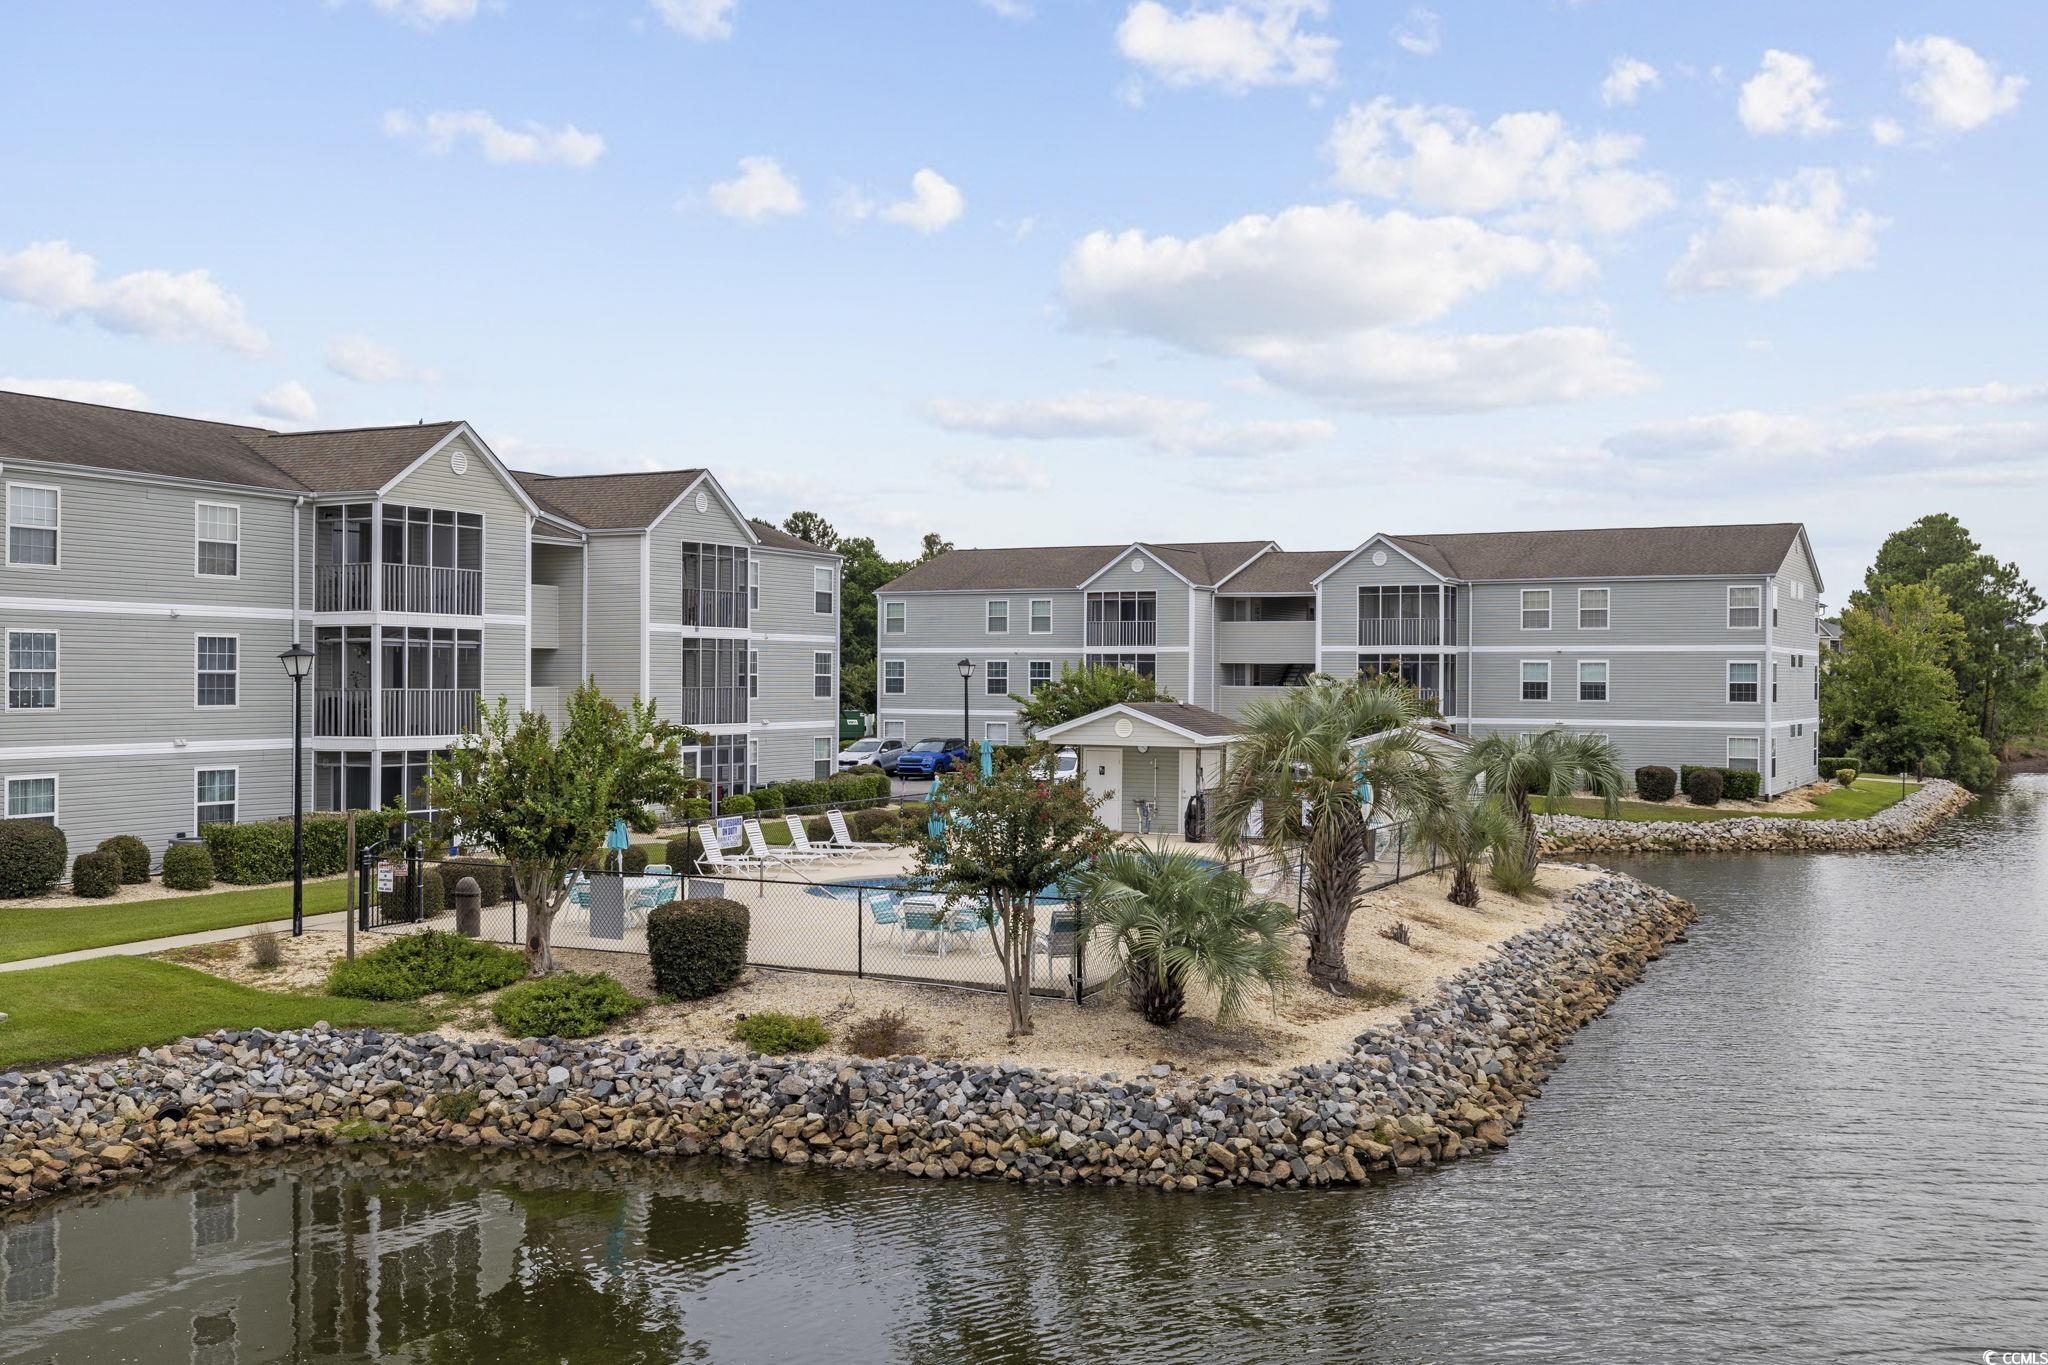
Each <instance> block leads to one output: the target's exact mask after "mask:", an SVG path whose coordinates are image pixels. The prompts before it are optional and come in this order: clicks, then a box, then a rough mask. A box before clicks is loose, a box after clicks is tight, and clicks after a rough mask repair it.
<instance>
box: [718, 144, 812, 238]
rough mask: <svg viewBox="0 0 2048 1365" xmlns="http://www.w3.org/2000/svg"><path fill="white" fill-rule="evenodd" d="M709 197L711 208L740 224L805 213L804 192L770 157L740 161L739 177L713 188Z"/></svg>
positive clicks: (742, 158) (742, 159)
mask: <svg viewBox="0 0 2048 1365" xmlns="http://www.w3.org/2000/svg"><path fill="white" fill-rule="evenodd" d="M709 194H710V198H711V207H713V208H715V209H717V210H718V211H719V212H720V213H722V214H724V215H725V216H726V217H728V218H738V219H740V220H741V221H742V222H748V223H758V222H760V221H761V220H762V219H763V218H788V217H792V216H794V215H796V214H799V213H802V212H803V211H804V196H803V191H802V190H800V189H798V188H797V183H796V181H795V180H794V179H793V178H791V176H790V175H789V173H788V172H787V171H785V170H783V169H782V163H781V162H779V161H777V160H776V159H775V158H774V157H772V156H743V157H741V158H740V173H739V174H738V175H737V176H735V177H734V178H732V179H731V180H721V181H719V182H717V183H716V184H714V185H712V187H711V189H710V191H709Z"/></svg>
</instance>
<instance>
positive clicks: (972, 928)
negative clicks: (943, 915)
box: [952, 905, 989, 953]
mask: <svg viewBox="0 0 2048 1365" xmlns="http://www.w3.org/2000/svg"><path fill="white" fill-rule="evenodd" d="M952 925H953V932H954V933H956V934H965V935H966V936H967V941H968V942H969V943H971V944H973V945H974V951H975V952H977V953H978V952H980V951H981V950H982V949H984V948H986V947H987V946H988V939H987V937H986V936H987V934H988V926H989V915H988V913H987V911H986V908H985V907H983V906H979V905H964V906H962V907H960V908H959V909H958V910H955V911H954V912H953V915H952Z"/></svg>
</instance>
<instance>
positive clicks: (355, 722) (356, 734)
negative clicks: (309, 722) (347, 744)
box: [313, 687, 370, 739]
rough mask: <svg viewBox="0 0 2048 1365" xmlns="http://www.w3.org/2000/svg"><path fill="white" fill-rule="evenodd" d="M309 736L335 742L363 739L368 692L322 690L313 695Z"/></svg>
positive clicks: (367, 724) (367, 728)
mask: <svg viewBox="0 0 2048 1365" xmlns="http://www.w3.org/2000/svg"><path fill="white" fill-rule="evenodd" d="M313 733H314V734H316V735H322V736H327V737H330V738H338V739H357V738H367V737H368V736H369V733H370V689H369V688H367V687H323V688H320V689H319V690H317V691H316V692H314V693H313Z"/></svg>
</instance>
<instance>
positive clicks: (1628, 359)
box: [1246, 327, 1652, 412]
mask: <svg viewBox="0 0 2048 1365" xmlns="http://www.w3.org/2000/svg"><path fill="white" fill-rule="evenodd" d="M1246 355H1247V357H1248V358H1249V359H1250V360H1251V361H1252V362H1253V363H1254V364H1256V365H1257V366H1258V367H1259V373H1260V374H1261V375H1262V376H1264V377H1265V378H1266V379H1267V380H1269V381H1271V382H1272V383H1275V384H1278V385H1281V386H1283V387H1285V388H1289V389H1293V390H1294V391H1296V392H1298V393H1305V394H1311V395H1313V396H1315V397H1319V398H1323V399H1327V400H1328V401H1330V402H1333V403H1340V404H1343V405H1345V406H1347V407H1356V408H1366V409H1370V410H1373V411H1376V412H1480V411H1486V410H1489V409H1495V408H1510V407H1528V406H1533V405H1538V404H1545V403H1570V402H1578V401H1582V400H1584V399H1589V398H1604V397H1610V396H1613V395H1616V394H1626V393H1637V392H1640V391H1641V390H1643V389H1646V388H1648V387H1650V385H1651V383H1652V380H1651V377H1650V375H1649V374H1648V372H1646V371H1645V370H1644V369H1643V368H1642V367H1641V366H1640V365H1638V364H1637V363H1636V361H1635V360H1634V358H1633V357H1632V356H1630V355H1629V354H1628V351H1627V350H1626V348H1624V347H1623V346H1622V345H1621V344H1620V343H1619V342H1618V341H1617V340H1616V338H1615V337H1614V335H1613V334H1612V333H1611V332H1607V331H1603V330H1602V329H1600V328H1597V327H1539V328H1536V329H1534V330H1533V331H1528V332H1517V333H1507V334H1498V335H1495V334H1471V335H1463V336H1420V335H1416V334H1413V333H1408V332H1398V331H1386V330H1378V331H1366V332H1357V333H1353V334H1351V335H1348V336H1343V337H1337V338H1333V339H1328V340H1320V341H1310V342H1299V341H1280V340H1275V341H1267V342H1262V343H1259V344H1257V345H1254V346H1251V347H1248V348H1247V349H1246Z"/></svg>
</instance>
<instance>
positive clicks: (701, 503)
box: [697, 488, 711, 512]
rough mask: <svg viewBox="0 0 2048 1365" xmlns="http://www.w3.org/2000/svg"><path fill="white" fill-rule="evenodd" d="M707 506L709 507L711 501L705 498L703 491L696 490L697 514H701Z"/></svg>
mask: <svg viewBox="0 0 2048 1365" xmlns="http://www.w3.org/2000/svg"><path fill="white" fill-rule="evenodd" d="M709 506H711V499H710V498H709V497H707V496H705V493H704V490H703V489H701V488H700V489H698V490H697V510H698V511H699V512H702V511H703V510H704V509H706V508H707V507H709Z"/></svg>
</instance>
